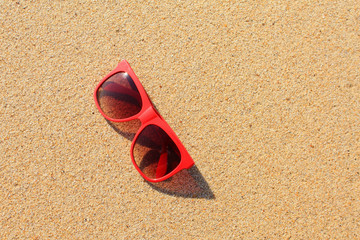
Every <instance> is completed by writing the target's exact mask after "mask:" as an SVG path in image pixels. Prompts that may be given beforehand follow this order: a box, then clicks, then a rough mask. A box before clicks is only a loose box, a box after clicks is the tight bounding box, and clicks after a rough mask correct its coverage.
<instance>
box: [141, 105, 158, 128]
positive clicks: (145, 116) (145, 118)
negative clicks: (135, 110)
mask: <svg viewBox="0 0 360 240" xmlns="http://www.w3.org/2000/svg"><path fill="white" fill-rule="evenodd" d="M157 116H158V115H157V113H156V112H155V110H154V109H153V108H152V107H151V106H150V107H148V108H147V109H146V110H145V111H144V112H143V113H142V114H141V115H140V116H139V119H140V121H141V123H142V124H144V123H146V122H149V121H150V120H152V119H154V118H156V117H157Z"/></svg>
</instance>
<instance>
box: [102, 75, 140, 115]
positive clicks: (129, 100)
mask: <svg viewBox="0 0 360 240" xmlns="http://www.w3.org/2000/svg"><path fill="white" fill-rule="evenodd" d="M97 101H98V103H99V105H100V108H101V110H102V111H103V112H104V113H105V115H106V116H108V117H110V118H113V119H124V118H128V117H131V116H134V115H135V114H137V113H138V112H140V110H141V107H142V101H141V96H140V93H139V91H138V89H137V88H136V85H135V83H134V81H133V80H132V78H131V77H130V76H129V74H127V73H125V72H120V73H116V74H114V75H112V76H111V77H109V78H108V79H107V80H106V81H105V82H104V83H103V84H102V85H101V86H100V88H99V89H98V91H97Z"/></svg>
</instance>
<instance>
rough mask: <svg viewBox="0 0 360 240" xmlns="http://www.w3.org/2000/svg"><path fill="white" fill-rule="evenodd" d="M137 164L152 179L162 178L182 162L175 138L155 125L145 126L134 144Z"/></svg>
mask: <svg viewBox="0 0 360 240" xmlns="http://www.w3.org/2000/svg"><path fill="white" fill-rule="evenodd" d="M133 156H134V160H135V162H136V164H137V166H138V167H139V168H140V170H141V171H142V172H143V173H144V174H145V175H146V176H147V177H148V178H150V179H157V178H161V177H163V176H165V175H167V174H169V173H170V172H172V171H173V170H174V169H175V168H176V167H177V166H178V165H179V164H180V159H181V156H180V152H179V149H178V147H177V146H176V145H175V143H174V142H173V140H171V138H170V137H169V136H168V135H167V134H166V133H165V131H164V130H162V129H161V128H160V127H158V126H155V125H149V126H147V127H145V128H144V129H143V130H142V131H141V133H140V134H139V136H138V138H137V139H136V142H135V144H134V149H133Z"/></svg>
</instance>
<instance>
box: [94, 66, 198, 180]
mask: <svg viewBox="0 0 360 240" xmlns="http://www.w3.org/2000/svg"><path fill="white" fill-rule="evenodd" d="M94 99H95V103H96V106H97V108H98V109H99V111H100V113H101V114H102V115H103V116H104V117H105V118H106V119H107V120H109V121H112V122H126V121H130V120H135V119H138V120H140V122H141V126H140V128H139V130H138V131H137V133H136V134H135V137H134V139H133V142H132V144H131V150H130V154H131V159H132V162H133V164H134V166H135V168H136V169H137V170H138V171H139V173H140V174H141V176H143V177H144V178H145V179H146V180H148V181H150V182H160V181H163V180H165V179H168V178H170V177H171V176H173V175H174V174H176V173H178V172H179V171H181V170H183V169H189V168H191V167H192V166H193V165H194V161H193V160H192V158H191V157H190V155H189V153H188V152H187V151H186V149H185V147H184V146H183V144H182V143H181V141H180V140H179V138H178V137H177V136H176V134H175V132H174V131H173V130H172V129H171V128H170V126H169V125H168V124H167V123H166V122H165V120H164V119H163V118H162V117H161V116H160V114H159V113H158V112H157V111H156V109H155V108H154V105H153V104H152V103H151V101H150V98H149V96H148V95H147V93H146V91H145V89H144V87H143V86H142V85H141V83H140V81H139V79H138V78H137V77H136V75H135V73H134V71H133V70H132V69H131V67H130V65H129V63H128V62H127V61H126V60H122V61H121V62H120V63H119V64H118V65H117V67H116V68H115V69H114V70H113V71H111V72H110V73H109V74H108V75H106V76H105V78H104V79H102V80H101V82H100V83H99V84H98V86H97V87H96V89H95V92H94Z"/></svg>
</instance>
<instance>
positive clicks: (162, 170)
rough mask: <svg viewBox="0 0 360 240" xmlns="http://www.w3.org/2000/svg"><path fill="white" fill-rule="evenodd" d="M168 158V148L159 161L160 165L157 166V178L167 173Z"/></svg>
mask: <svg viewBox="0 0 360 240" xmlns="http://www.w3.org/2000/svg"><path fill="white" fill-rule="evenodd" d="M167 158H168V153H167V151H166V150H165V151H164V152H163V151H162V152H161V155H160V159H159V162H158V166H157V168H156V174H155V175H156V178H160V177H162V176H164V175H165V173H166V170H167V161H168V160H167Z"/></svg>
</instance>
